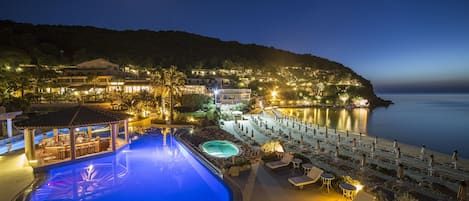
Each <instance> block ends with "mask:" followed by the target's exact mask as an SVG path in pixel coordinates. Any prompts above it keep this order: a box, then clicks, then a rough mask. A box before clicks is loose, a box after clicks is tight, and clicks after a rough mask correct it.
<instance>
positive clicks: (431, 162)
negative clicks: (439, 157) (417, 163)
mask: <svg viewBox="0 0 469 201" xmlns="http://www.w3.org/2000/svg"><path fill="white" fill-rule="evenodd" d="M433 160H434V156H433V154H432V155H430V159H429V160H428V167H429V168H433V165H434V161H433Z"/></svg>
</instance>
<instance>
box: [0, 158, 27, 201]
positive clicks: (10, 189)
mask: <svg viewBox="0 0 469 201" xmlns="http://www.w3.org/2000/svg"><path fill="white" fill-rule="evenodd" d="M0 167H1V168H0V195H1V196H0V200H5V201H8V200H11V199H13V198H14V197H15V195H16V194H18V193H19V192H20V191H21V190H22V189H24V188H25V187H26V186H28V185H29V184H30V183H31V182H32V181H33V179H34V175H33V168H31V166H29V164H28V161H27V160H26V156H25V155H24V153H23V152H21V151H16V152H12V153H8V154H5V155H1V156H0Z"/></svg>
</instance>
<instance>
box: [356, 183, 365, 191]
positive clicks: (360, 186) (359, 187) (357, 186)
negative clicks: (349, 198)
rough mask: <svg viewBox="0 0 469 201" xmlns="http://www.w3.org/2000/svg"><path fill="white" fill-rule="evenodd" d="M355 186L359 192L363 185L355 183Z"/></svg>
mask: <svg viewBox="0 0 469 201" xmlns="http://www.w3.org/2000/svg"><path fill="white" fill-rule="evenodd" d="M355 188H357V193H358V192H360V191H361V190H362V189H363V185H361V184H355Z"/></svg>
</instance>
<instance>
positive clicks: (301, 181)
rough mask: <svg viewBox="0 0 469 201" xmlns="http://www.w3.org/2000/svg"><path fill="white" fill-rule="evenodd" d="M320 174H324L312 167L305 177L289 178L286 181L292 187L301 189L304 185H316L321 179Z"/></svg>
mask: <svg viewBox="0 0 469 201" xmlns="http://www.w3.org/2000/svg"><path fill="white" fill-rule="evenodd" d="M322 173H324V171H323V170H321V169H320V168H317V167H313V168H311V170H310V171H309V172H308V174H307V175H303V176H298V177H291V178H288V181H289V182H290V183H291V184H293V185H294V186H297V187H299V188H300V189H303V187H304V186H305V185H308V184H313V183H316V182H317V181H318V180H319V179H320V178H321V174H322Z"/></svg>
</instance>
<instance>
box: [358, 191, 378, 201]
mask: <svg viewBox="0 0 469 201" xmlns="http://www.w3.org/2000/svg"><path fill="white" fill-rule="evenodd" d="M375 199H376V197H375V196H373V195H371V194H369V193H367V192H365V191H360V192H358V193H357V195H356V196H355V198H353V201H374V200H375Z"/></svg>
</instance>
